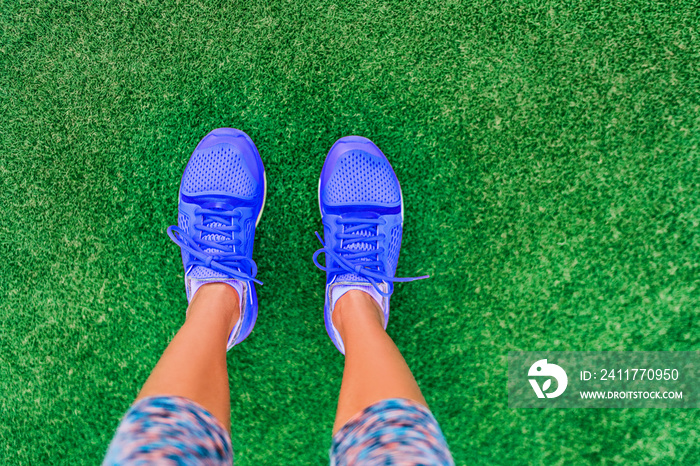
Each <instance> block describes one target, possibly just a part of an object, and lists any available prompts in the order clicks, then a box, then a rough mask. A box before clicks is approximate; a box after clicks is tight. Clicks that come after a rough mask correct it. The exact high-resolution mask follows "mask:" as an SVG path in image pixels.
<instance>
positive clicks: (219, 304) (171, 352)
mask: <svg viewBox="0 0 700 466" xmlns="http://www.w3.org/2000/svg"><path fill="white" fill-rule="evenodd" d="M239 315H240V305H239V301H238V293H237V292H236V290H234V289H233V287H231V286H229V285H227V284H225V283H211V284H207V285H203V286H202V287H201V288H200V289H199V290H197V292H196V293H195V295H194V297H193V298H192V302H191V303H190V306H189V308H188V310H187V319H186V320H185V323H184V325H183V326H182V327H181V328H180V330H179V331H178V332H177V334H176V335H175V338H173V340H172V341H171V342H170V345H168V347H167V348H166V349H165V352H163V355H162V356H161V358H160V360H159V361H158V364H157V365H156V367H155V368H154V369H153V371H152V372H151V375H150V376H149V377H148V380H146V383H145V384H144V385H143V388H142V389H141V393H139V395H138V397H137V398H136V399H137V400H140V399H141V398H145V397H148V396H158V395H170V396H182V397H185V398H189V399H190V400H192V401H194V402H196V403H199V404H200V405H201V406H203V407H204V408H206V409H207V411H209V412H210V413H212V414H213V415H214V416H215V417H216V418H217V419H218V420H219V421H221V423H222V424H223V425H224V426H225V427H226V429H228V430H230V429H231V400H230V398H229V387H228V372H227V370H226V341H227V340H228V336H229V333H230V332H231V330H232V329H233V326H234V325H235V323H236V322H237V321H238V317H239Z"/></svg>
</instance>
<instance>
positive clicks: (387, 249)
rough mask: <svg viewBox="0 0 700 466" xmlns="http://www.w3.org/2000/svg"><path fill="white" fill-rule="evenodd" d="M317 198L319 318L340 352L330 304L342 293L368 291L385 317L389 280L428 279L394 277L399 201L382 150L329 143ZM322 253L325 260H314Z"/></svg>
mask: <svg viewBox="0 0 700 466" xmlns="http://www.w3.org/2000/svg"><path fill="white" fill-rule="evenodd" d="M318 201H319V206H320V208H321V216H322V217H323V236H324V239H325V241H324V240H323V239H321V237H320V235H319V234H318V233H316V236H317V237H318V239H319V241H321V244H322V245H323V248H322V249H319V250H318V251H316V253H315V254H314V256H313V260H314V264H316V266H317V267H318V268H320V269H321V270H324V271H325V272H326V298H325V309H324V316H325V321H326V331H327V332H328V336H330V337H331V340H332V341H333V343H334V344H335V346H336V347H337V348H338V350H339V351H340V352H341V353H343V354H345V346H344V344H343V341H342V339H341V338H340V334H339V333H338V331H337V330H336V328H335V326H334V325H333V320H332V319H331V314H332V313H333V308H334V307H335V302H336V301H337V300H338V299H339V298H340V297H341V296H342V295H343V294H345V293H346V292H347V291H350V290H351V289H360V290H362V291H365V292H367V293H369V294H370V295H371V296H372V297H373V298H374V299H375V300H376V301H377V302H378V303H379V305H380V306H381V308H382V310H383V311H384V328H385V329H386V325H387V322H388V321H389V298H390V297H391V294H392V293H393V291H394V282H406V281H412V280H418V279H421V278H428V276H427V275H426V276H422V277H414V278H397V277H396V276H395V274H396V264H397V262H398V260H399V250H400V249H401V233H402V230H403V199H402V196H401V186H399V180H398V179H397V178H396V174H395V173H394V170H393V169H392V168H391V164H390V163H389V161H388V160H387V158H386V157H385V156H384V154H383V153H382V151H380V150H379V148H378V147H377V146H376V145H374V143H373V142H372V141H370V140H369V139H367V138H363V137H359V136H347V137H344V138H341V139H339V140H338V141H336V143H335V144H333V147H331V150H330V152H329V153H328V156H327V157H326V161H325V163H324V164H323V170H322V171H321V179H320V180H319V185H318ZM322 253H323V254H325V256H326V264H325V266H322V265H321V264H319V262H318V256H319V255H320V254H322Z"/></svg>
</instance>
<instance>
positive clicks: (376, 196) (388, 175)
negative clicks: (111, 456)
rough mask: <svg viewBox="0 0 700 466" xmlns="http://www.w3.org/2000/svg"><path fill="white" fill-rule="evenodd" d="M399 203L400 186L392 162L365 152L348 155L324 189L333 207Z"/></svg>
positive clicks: (352, 152) (326, 199)
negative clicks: (364, 203) (363, 203)
mask: <svg viewBox="0 0 700 466" xmlns="http://www.w3.org/2000/svg"><path fill="white" fill-rule="evenodd" d="M400 199H401V194H400V191H399V183H398V181H397V179H396V175H394V172H393V170H392V169H391V165H390V164H389V162H388V161H386V160H383V159H380V158H378V157H373V156H371V155H370V154H368V153H366V152H363V151H351V152H350V153H349V154H346V155H345V156H344V157H343V158H342V159H341V160H340V162H339V164H338V168H337V169H336V170H335V172H334V173H333V176H332V177H331V179H330V180H329V182H328V185H327V186H326V188H325V201H326V202H328V203H331V204H345V203H362V202H371V203H375V204H376V203H382V204H395V203H397V202H399V200H400Z"/></svg>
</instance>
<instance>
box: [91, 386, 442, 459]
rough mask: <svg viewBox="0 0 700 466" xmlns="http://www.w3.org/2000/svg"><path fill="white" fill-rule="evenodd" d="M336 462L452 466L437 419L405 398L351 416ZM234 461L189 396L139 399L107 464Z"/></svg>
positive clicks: (223, 434)
mask: <svg viewBox="0 0 700 466" xmlns="http://www.w3.org/2000/svg"><path fill="white" fill-rule="evenodd" d="M330 456H331V465H335V466H341V465H398V464H400V465H453V464H454V462H453V460H452V456H451V455H450V451H449V449H448V447H447V442H446V441H445V437H444V436H443V435H442V431H440V426H438V423H437V421H436V420H435V418H434V417H433V415H432V414H431V413H430V411H428V409H427V408H426V407H425V406H423V405H421V404H418V403H416V402H414V401H410V400H405V399H398V398H397V399H390V400H383V401H380V402H378V403H375V404H373V405H372V406H369V407H368V408H366V409H365V410H364V411H362V412H361V413H358V414H357V415H356V416H354V417H353V418H352V419H350V420H349V421H348V422H347V423H346V424H345V425H344V426H343V428H342V429H340V430H339V431H338V432H337V433H336V434H335V435H334V436H333V445H332V447H331V451H330ZM232 463H233V448H232V446H231V437H230V436H229V434H228V432H227V431H226V429H225V428H224V427H223V426H222V425H221V423H220V422H219V421H218V420H217V419H216V418H215V417H214V416H212V415H211V414H210V413H209V412H207V411H206V410H205V409H204V408H202V407H201V406H200V405H198V404H196V403H194V402H193V401H191V400H188V399H187V398H181V397H170V396H160V397H152V398H145V399H143V400H140V401H139V402H137V403H135V404H134V405H133V406H132V407H131V409H129V411H128V412H127V413H126V415H125V416H124V419H123V420H122V422H121V424H120V425H119V428H118V429H117V433H116V435H115V436H114V439H113V440H112V443H111V444H110V446H109V450H108V451H107V456H106V458H105V460H104V463H103V464H105V465H125V464H128V465H143V464H197V465H222V464H224V465H229V464H232Z"/></svg>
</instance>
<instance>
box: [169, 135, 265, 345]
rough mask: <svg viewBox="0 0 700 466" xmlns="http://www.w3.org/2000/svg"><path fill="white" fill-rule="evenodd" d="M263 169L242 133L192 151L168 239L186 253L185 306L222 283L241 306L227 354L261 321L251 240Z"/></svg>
mask: <svg viewBox="0 0 700 466" xmlns="http://www.w3.org/2000/svg"><path fill="white" fill-rule="evenodd" d="M265 193H266V181H265V168H264V167H263V163H262V159H261V158H260V154H258V149H257V148H256V147H255V144H253V141H252V140H251V139H250V137H248V135H247V134H245V133H244V132H243V131H240V130H237V129H233V128H219V129H215V130H214V131H212V132H211V133H209V134H207V135H206V136H205V137H204V139H202V140H201V141H200V142H199V144H197V147H196V148H195V149H194V152H193V153H192V156H191V157H190V160H189V162H188V163H187V167H186V168H185V173H184V174H183V175H182V182H181V183H180V192H179V203H178V217H177V226H171V227H169V228H168V235H169V236H170V239H172V240H173V241H174V242H175V244H177V245H178V246H180V249H181V252H182V265H183V266H184V268H185V290H186V293H187V301H188V302H189V301H191V300H192V297H193V296H194V294H195V292H196V291H197V290H198V289H199V287H200V286H202V285H204V284H206V283H211V282H224V283H228V284H229V285H231V286H233V287H234V288H235V289H236V291H237V292H238V296H239V299H240V302H241V318H240V319H239V321H238V323H237V324H236V325H235V327H234V328H233V331H232V332H231V335H230V336H229V340H228V344H227V349H231V348H232V347H233V346H234V345H236V344H238V343H240V342H242V341H243V340H245V339H246V337H247V336H248V335H249V334H250V332H251V330H253V326H254V325H255V320H256V319H257V316H258V298H257V295H256V293H255V283H258V284H262V283H261V282H260V281H259V280H257V279H256V278H255V275H256V274H257V267H256V265H255V262H253V238H254V237H255V227H256V226H257V224H258V222H259V221H260V216H261V215H262V211H263V207H264V206H265Z"/></svg>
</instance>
